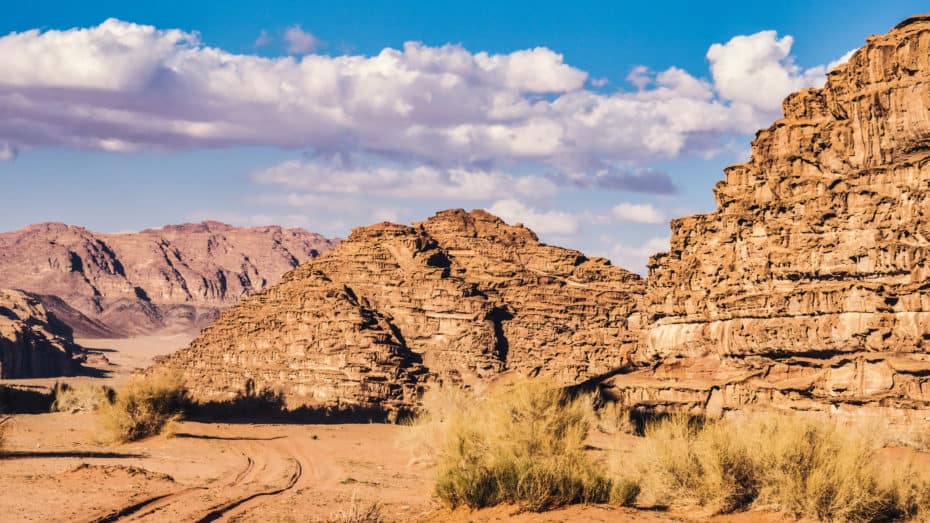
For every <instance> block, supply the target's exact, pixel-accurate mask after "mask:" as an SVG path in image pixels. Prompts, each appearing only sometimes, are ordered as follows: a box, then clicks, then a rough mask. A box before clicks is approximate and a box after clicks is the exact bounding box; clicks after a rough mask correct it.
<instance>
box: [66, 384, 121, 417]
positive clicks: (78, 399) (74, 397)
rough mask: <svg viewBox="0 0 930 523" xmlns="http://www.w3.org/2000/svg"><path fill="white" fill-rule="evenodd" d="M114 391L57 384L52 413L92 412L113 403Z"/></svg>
mask: <svg viewBox="0 0 930 523" xmlns="http://www.w3.org/2000/svg"><path fill="white" fill-rule="evenodd" d="M114 394H115V393H114V391H113V389H111V388H110V387H106V386H103V385H77V386H71V385H68V384H67V383H56V384H55V388H54V390H53V391H52V395H53V397H54V400H53V402H52V408H51V410H52V412H90V411H95V410H97V409H98V408H99V407H100V405H102V404H103V403H105V402H112V401H113V399H114V397H115V396H114Z"/></svg>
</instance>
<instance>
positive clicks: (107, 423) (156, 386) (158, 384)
mask: <svg viewBox="0 0 930 523" xmlns="http://www.w3.org/2000/svg"><path fill="white" fill-rule="evenodd" d="M186 398H187V389H186V387H185V386H184V377H183V375H181V374H180V373H165V374H159V375H151V376H134V377H132V378H131V379H130V380H129V383H128V384H126V386H125V387H123V388H122V389H120V390H119V391H118V392H117V393H116V395H115V397H114V398H113V399H112V400H111V401H107V402H104V403H103V404H101V405H100V407H99V408H98V416H99V419H100V423H101V425H102V428H103V429H104V431H105V433H106V434H107V435H109V436H110V437H111V439H113V440H115V441H122V442H126V441H135V440H139V439H143V438H147V437H149V436H154V435H156V434H159V433H161V432H162V430H163V429H164V428H165V427H166V426H167V425H168V424H169V423H170V422H172V421H174V420H176V419H178V418H179V417H180V415H181V411H182V409H183V406H184V404H185V400H186Z"/></svg>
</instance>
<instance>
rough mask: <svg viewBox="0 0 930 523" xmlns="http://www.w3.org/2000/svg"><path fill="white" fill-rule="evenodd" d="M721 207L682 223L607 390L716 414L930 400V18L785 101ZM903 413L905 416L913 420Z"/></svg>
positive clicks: (721, 194)
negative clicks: (626, 359)
mask: <svg viewBox="0 0 930 523" xmlns="http://www.w3.org/2000/svg"><path fill="white" fill-rule="evenodd" d="M783 105H784V117H783V118H782V119H780V120H778V121H776V122H775V123H774V124H773V125H772V126H771V127H769V128H768V129H764V130H762V131H759V133H758V134H757V136H756V139H755V140H754V141H753V145H752V158H751V160H750V161H749V162H748V163H746V164H739V165H734V166H731V167H729V168H728V169H726V171H725V172H726V179H725V180H723V181H721V182H719V183H718V184H717V186H716V188H715V196H716V201H717V210H716V211H715V212H713V213H711V214H704V215H697V216H690V217H687V218H682V219H678V220H674V221H673V222H672V240H671V251H670V252H668V253H664V254H659V255H657V256H655V257H653V258H652V260H651V262H650V274H649V278H648V283H647V286H646V293H645V296H644V299H643V304H642V307H641V309H642V312H643V315H644V321H645V322H646V324H647V326H646V327H645V330H644V332H643V335H642V341H641V343H640V347H639V350H638V352H637V354H636V359H637V362H638V363H639V364H640V365H644V366H648V368H647V369H646V370H643V371H639V372H634V373H630V374H626V375H621V376H617V377H615V378H613V379H612V380H610V381H609V383H608V390H610V391H611V392H612V393H613V394H614V395H616V396H617V397H619V398H621V399H622V400H624V401H625V402H627V403H629V404H668V405H677V406H681V405H688V406H695V407H698V408H708V409H710V410H711V411H713V412H720V411H722V410H724V409H731V408H740V407H743V406H746V405H749V404H759V403H764V404H776V405H782V406H786V407H790V408H799V409H818V410H826V409H848V408H852V407H854V408H856V409H860V410H861V409H862V408H875V409H887V408H892V410H896V409H898V408H899V407H904V408H908V409H909V408H912V407H921V408H922V407H927V406H928V404H930V355H928V352H930V351H928V349H930V293H928V288H930V257H928V252H930V117H928V115H930V19H928V17H915V18H913V19H909V20H908V21H905V22H903V23H902V24H900V25H899V26H897V27H896V28H895V29H894V30H892V31H891V32H890V33H889V34H887V35H884V36H873V37H870V38H869V39H868V42H867V44H866V45H865V47H863V48H862V49H860V50H858V51H857V52H856V53H855V54H853V56H852V58H850V59H849V61H848V63H846V64H845V65H841V66H839V67H838V68H837V69H835V70H834V71H832V72H831V73H829V75H828V81H827V83H826V85H825V86H824V87H823V88H822V89H805V90H803V91H801V92H799V93H796V94H793V95H791V96H789V97H788V98H787V99H786V100H785V101H784V104H783ZM899 412H900V411H899Z"/></svg>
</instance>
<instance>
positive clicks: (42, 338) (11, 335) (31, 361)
mask: <svg viewBox="0 0 930 523" xmlns="http://www.w3.org/2000/svg"><path fill="white" fill-rule="evenodd" d="M82 359H83V353H82V351H81V348H80V347H78V346H77V345H75V344H74V340H73V339H72V337H71V330H70V329H69V328H68V327H67V326H66V325H64V324H63V323H61V322H60V321H58V320H57V319H56V318H55V317H54V316H52V315H50V314H49V313H48V312H47V311H46V310H45V308H44V307H43V306H42V304H41V303H40V302H39V301H38V300H37V299H35V298H34V297H32V296H29V295H27V294H24V293H22V292H19V291H12V290H7V289H0V378H2V379H13V378H42V377H48V376H71V375H74V374H75V373H76V372H77V371H78V369H79V368H80V363H81V361H82Z"/></svg>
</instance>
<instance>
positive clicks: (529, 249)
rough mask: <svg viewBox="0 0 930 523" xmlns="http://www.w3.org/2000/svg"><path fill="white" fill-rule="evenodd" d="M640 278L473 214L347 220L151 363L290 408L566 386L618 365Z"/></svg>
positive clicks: (214, 388)
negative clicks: (519, 378)
mask: <svg viewBox="0 0 930 523" xmlns="http://www.w3.org/2000/svg"><path fill="white" fill-rule="evenodd" d="M642 289H643V282H642V280H641V278H640V277H639V276H637V275H635V274H633V273H630V272H627V271H625V270H623V269H619V268H617V267H613V266H611V265H610V263H609V262H608V261H607V260H604V259H598V258H595V259H589V258H587V257H585V256H584V255H582V254H581V253H580V252H577V251H572V250H568V249H561V248H557V247H551V246H548V245H544V244H542V243H540V242H539V240H538V239H537V238H536V236H535V235H534V234H533V233H532V232H531V231H530V230H528V229H526V228H524V227H522V226H520V225H517V226H509V225H507V224H505V223H504V222H503V221H501V220H500V219H499V218H496V217H494V216H492V215H490V214H488V213H486V212H484V211H480V210H476V211H472V212H465V211H462V210H452V211H445V212H441V213H438V214H437V215H436V216H434V217H433V218H430V219H429V220H427V221H425V222H422V223H418V224H414V225H413V226H404V225H396V224H390V223H382V224H378V225H373V226H370V227H362V228H358V229H355V230H354V231H353V232H352V234H351V235H350V237H349V238H348V240H346V241H345V242H343V243H342V244H341V245H340V246H339V247H338V248H337V249H336V250H334V251H333V252H331V253H329V254H327V255H325V256H322V257H320V258H317V259H314V260H312V261H309V262H307V263H305V264H303V265H302V266H300V267H299V268H297V269H295V270H294V271H292V272H290V273H288V274H287V275H286V276H285V277H284V279H283V280H282V282H281V283H280V284H278V285H276V286H274V287H272V288H271V289H269V290H268V291H266V292H264V293H260V294H258V295H255V296H252V297H250V298H247V299H246V300H243V301H242V303H241V304H239V305H238V306H236V307H234V308H232V309H230V310H228V311H226V312H224V313H223V314H221V316H220V318H219V319H218V320H217V321H216V323H215V324H214V325H212V326H210V327H209V328H207V329H205V330H204V332H203V333H202V334H201V335H200V337H198V338H197V339H196V340H195V341H194V342H193V343H192V344H191V346H190V347H189V348H187V349H183V350H181V351H179V352H178V353H175V354H173V355H172V356H170V357H169V358H167V359H166V360H164V361H162V362H161V363H160V365H161V366H167V367H176V368H182V369H184V371H185V373H186V374H187V377H188V384H189V386H190V388H191V392H192V395H193V397H194V398H195V399H197V400H199V401H202V402H211V401H218V402H222V401H233V400H234V399H235V398H236V397H237V396H238V395H241V394H242V393H243V392H244V391H246V390H258V391H262V390H274V391H276V392H278V393H280V394H281V395H282V396H283V398H284V399H285V401H286V403H287V406H288V407H289V408H292V409H297V408H301V407H306V408H311V409H320V408H325V409H350V410H351V409H369V408H383V409H386V410H402V409H404V408H409V407H411V406H413V405H414V404H415V402H416V399H417V394H419V392H420V391H421V390H422V386H423V384H424V383H425V382H426V381H427V380H430V379H433V380H440V381H445V382H466V383H468V382H472V381H475V380H481V379H487V378H490V377H493V376H497V375H499V374H501V373H503V372H507V371H515V372H520V373H524V374H547V375H551V376H553V377H554V378H555V379H558V380H560V381H561V382H562V383H565V384H575V383H578V382H580V381H585V380H589V379H594V378H597V377H599V376H601V375H603V374H606V373H609V372H611V371H612V370H614V369H616V368H617V367H620V366H622V365H624V364H625V363H626V361H627V357H628V354H629V353H630V352H631V351H632V350H633V348H634V344H633V342H634V336H633V334H631V328H632V326H631V325H630V317H631V314H632V308H633V304H634V302H635V299H634V298H635V296H637V295H639V294H641V293H642Z"/></svg>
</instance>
